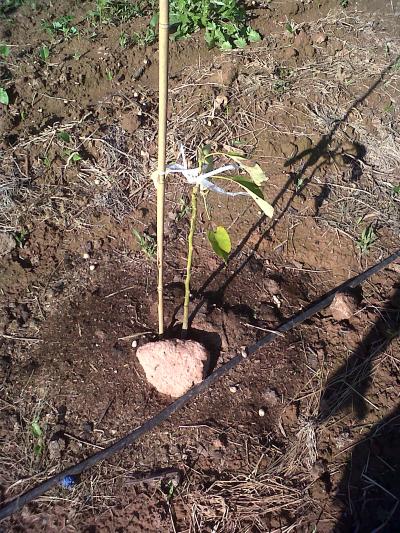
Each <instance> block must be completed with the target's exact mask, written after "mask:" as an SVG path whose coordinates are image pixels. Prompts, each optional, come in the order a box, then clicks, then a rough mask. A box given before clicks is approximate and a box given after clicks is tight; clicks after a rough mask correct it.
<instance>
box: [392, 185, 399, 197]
mask: <svg viewBox="0 0 400 533" xmlns="http://www.w3.org/2000/svg"><path fill="white" fill-rule="evenodd" d="M392 192H393V196H399V195H400V184H399V185H395V186H394V187H393V189H392Z"/></svg>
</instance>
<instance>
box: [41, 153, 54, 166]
mask: <svg viewBox="0 0 400 533" xmlns="http://www.w3.org/2000/svg"><path fill="white" fill-rule="evenodd" d="M42 161H43V164H44V166H45V167H46V168H50V167H51V163H52V160H51V158H50V157H49V156H48V155H45V156H43V157H42Z"/></svg>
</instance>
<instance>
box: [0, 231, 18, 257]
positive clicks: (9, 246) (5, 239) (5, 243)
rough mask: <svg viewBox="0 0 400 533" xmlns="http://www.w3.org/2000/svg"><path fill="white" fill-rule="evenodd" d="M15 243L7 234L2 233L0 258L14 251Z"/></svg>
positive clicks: (0, 236) (0, 237)
mask: <svg viewBox="0 0 400 533" xmlns="http://www.w3.org/2000/svg"><path fill="white" fill-rule="evenodd" d="M16 245H17V243H16V242H15V240H14V239H13V238H12V236H11V235H9V234H8V233H2V234H1V235H0V257H1V256H3V255H7V254H9V253H10V252H12V251H13V250H14V248H15V247H16Z"/></svg>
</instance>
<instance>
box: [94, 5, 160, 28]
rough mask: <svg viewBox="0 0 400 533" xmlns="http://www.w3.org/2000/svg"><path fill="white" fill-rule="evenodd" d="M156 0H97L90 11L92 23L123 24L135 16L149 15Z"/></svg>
mask: <svg viewBox="0 0 400 533" xmlns="http://www.w3.org/2000/svg"><path fill="white" fill-rule="evenodd" d="M155 5H156V0H138V1H136V2H132V1H131V0H96V7H95V9H93V10H92V11H89V13H88V18H89V19H90V20H91V21H92V24H94V25H96V24H110V23H111V24H121V23H123V22H128V20H131V19H132V18H135V17H143V16H145V15H148V14H149V13H150V12H151V10H152V9H153V8H154V7H155Z"/></svg>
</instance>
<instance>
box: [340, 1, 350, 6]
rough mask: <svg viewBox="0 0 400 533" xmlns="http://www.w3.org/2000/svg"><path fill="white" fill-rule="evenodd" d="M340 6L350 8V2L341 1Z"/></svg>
mask: <svg viewBox="0 0 400 533" xmlns="http://www.w3.org/2000/svg"><path fill="white" fill-rule="evenodd" d="M339 4H340V5H341V6H342V7H349V0H339Z"/></svg>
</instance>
